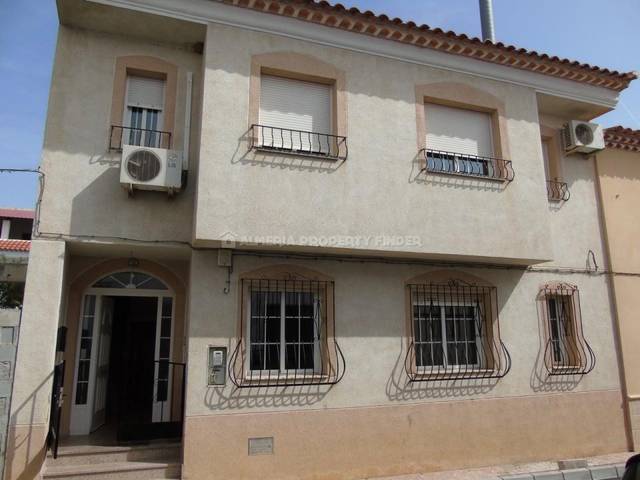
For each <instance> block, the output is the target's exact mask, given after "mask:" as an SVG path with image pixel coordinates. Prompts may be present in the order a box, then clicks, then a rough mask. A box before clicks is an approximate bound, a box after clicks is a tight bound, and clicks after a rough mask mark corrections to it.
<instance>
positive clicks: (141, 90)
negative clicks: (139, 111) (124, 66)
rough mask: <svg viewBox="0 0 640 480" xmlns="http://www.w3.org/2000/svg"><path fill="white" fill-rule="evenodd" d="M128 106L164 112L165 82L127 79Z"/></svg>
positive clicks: (141, 78)
mask: <svg viewBox="0 0 640 480" xmlns="http://www.w3.org/2000/svg"><path fill="white" fill-rule="evenodd" d="M127 106H129V107H141V108H148V109H152V110H162V109H163V107H164V80H160V79H157V78H146V77H134V76H129V77H127Z"/></svg>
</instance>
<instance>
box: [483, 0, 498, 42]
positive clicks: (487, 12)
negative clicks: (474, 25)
mask: <svg viewBox="0 0 640 480" xmlns="http://www.w3.org/2000/svg"><path fill="white" fill-rule="evenodd" d="M480 22H481V23H482V40H491V41H492V42H494V43H495V41H496V32H495V29H494V26H493V6H492V4H491V0H480Z"/></svg>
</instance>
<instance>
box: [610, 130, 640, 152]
mask: <svg viewBox="0 0 640 480" xmlns="http://www.w3.org/2000/svg"><path fill="white" fill-rule="evenodd" d="M604 141H605V144H606V145H607V148H617V149H619V150H629V151H632V152H640V130H633V129H631V128H624V127H622V126H620V125H618V126H616V127H610V128H607V129H605V131H604Z"/></svg>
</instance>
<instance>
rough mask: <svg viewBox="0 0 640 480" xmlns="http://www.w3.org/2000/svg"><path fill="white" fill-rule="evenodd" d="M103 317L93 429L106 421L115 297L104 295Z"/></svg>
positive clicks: (99, 334)
mask: <svg viewBox="0 0 640 480" xmlns="http://www.w3.org/2000/svg"><path fill="white" fill-rule="evenodd" d="M101 303H102V305H101V306H102V309H101V311H102V312H101V313H102V315H101V318H100V325H99V332H98V339H99V340H98V358H97V365H96V381H95V385H96V386H95V390H96V391H95V396H94V398H93V419H92V421H91V431H92V432H93V431H94V430H97V429H98V428H100V427H101V426H102V425H104V423H105V421H106V407H107V382H108V380H109V355H110V353H111V352H110V350H111V334H112V331H113V303H114V302H113V298H111V297H102V302H101Z"/></svg>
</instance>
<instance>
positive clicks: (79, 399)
mask: <svg viewBox="0 0 640 480" xmlns="http://www.w3.org/2000/svg"><path fill="white" fill-rule="evenodd" d="M101 299H102V297H100V296H99V295H85V296H84V299H83V302H82V314H81V315H80V322H79V332H78V347H77V348H78V349H77V351H78V354H77V355H76V374H75V378H74V390H73V399H72V406H71V425H70V428H69V431H70V433H71V435H88V434H89V433H90V432H91V423H92V421H91V418H92V416H93V397H94V393H95V387H94V386H95V381H94V379H95V370H96V363H97V362H96V353H95V352H96V351H97V350H98V337H99V333H100V331H99V322H97V321H96V319H97V318H100V303H101Z"/></svg>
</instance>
